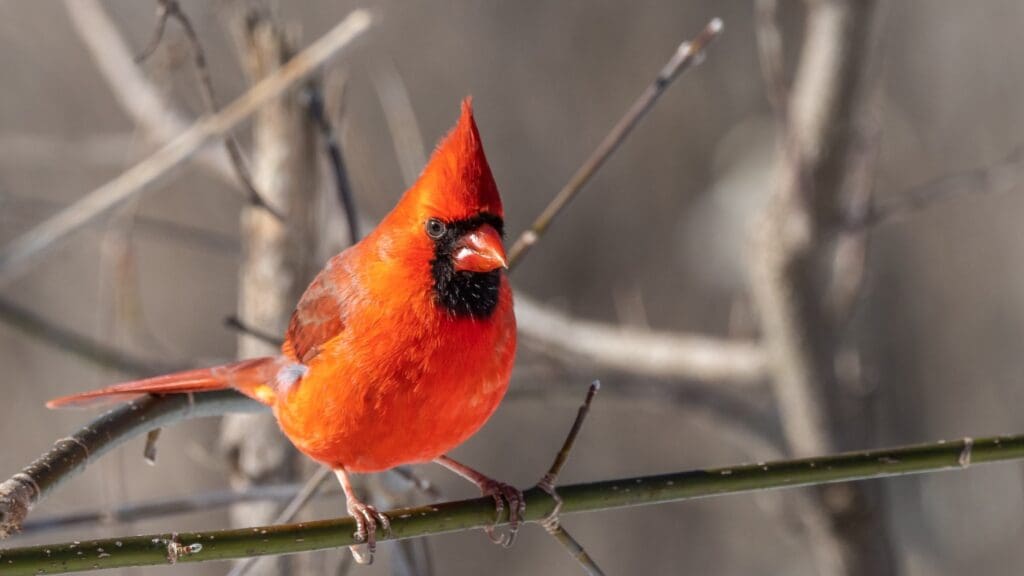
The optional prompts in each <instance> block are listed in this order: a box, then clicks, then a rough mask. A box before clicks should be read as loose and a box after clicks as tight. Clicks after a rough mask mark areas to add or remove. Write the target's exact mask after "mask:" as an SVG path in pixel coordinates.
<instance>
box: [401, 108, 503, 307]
mask: <svg viewBox="0 0 1024 576" xmlns="http://www.w3.org/2000/svg"><path fill="white" fill-rule="evenodd" d="M503 216H504V210H503V209H502V205H501V197H500V196H499V195H498V186H497V184H496V183H495V182H494V176H493V175H492V174H491V168H490V166H489V165H488V164H487V157H486V156H485V155H484V149H483V144H482V143H481V141H480V133H479V132H478V131H477V127H476V122H475V121H474V119H473V107H472V103H471V101H470V100H469V99H468V98H467V99H466V100H464V101H463V102H462V115H461V117H460V118H459V121H458V123H457V124H456V125H455V127H454V128H453V129H452V130H451V132H449V133H448V135H447V136H445V137H444V139H443V140H442V141H441V143H440V144H439V145H438V147H437V149H436V150H435V151H434V154H433V155H432V156H431V158H430V161H429V162H428V163H427V166H426V167H425V168H424V169H423V173H422V174H420V177H419V179H418V180H417V181H416V183H415V184H414V185H413V186H412V188H410V189H409V190H408V191H407V192H406V193H405V195H404V196H403V197H402V199H401V200H400V201H399V203H398V205H397V206H396V207H395V209H394V210H393V211H392V213H391V214H390V215H389V216H388V218H387V220H386V226H385V225H384V224H382V228H386V229H390V230H394V231H400V234H401V237H402V239H403V244H404V249H405V251H406V254H408V255H410V256H412V257H413V258H414V259H418V260H420V261H423V260H429V262H430V274H431V277H432V280H433V289H434V293H435V296H436V300H437V302H438V303H439V304H441V305H442V306H443V307H445V308H446V309H447V310H448V311H449V312H453V313H455V314H457V315H470V316H475V317H481V316H488V315H490V313H491V312H492V311H493V310H494V307H495V306H496V304H497V299H498V290H499V287H500V284H501V274H502V269H504V268H507V267H508V262H507V258H506V256H505V248H504V244H503V242H502V237H503V234H504V221H503Z"/></svg>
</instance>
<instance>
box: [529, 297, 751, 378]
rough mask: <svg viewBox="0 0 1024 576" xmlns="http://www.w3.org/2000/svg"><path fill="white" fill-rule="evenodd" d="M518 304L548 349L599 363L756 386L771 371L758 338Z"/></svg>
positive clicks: (534, 337) (636, 371) (538, 340)
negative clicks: (636, 324)
mask: <svg viewBox="0 0 1024 576" xmlns="http://www.w3.org/2000/svg"><path fill="white" fill-rule="evenodd" d="M515 307H516V323H517V326H518V329H519V333H520V334H521V335H522V336H523V337H525V338H528V339H530V340H531V341H533V342H536V343H538V344H541V345H542V346H543V347H545V351H553V352H557V353H568V354H571V355H575V356H579V357H582V358H585V359H586V360H588V361H590V362H592V363H593V364H596V365H598V366H604V367H607V368H613V369H616V370H621V371H624V372H629V373H631V374H644V375H647V376H659V377H665V376H671V377H677V378H689V379H693V380H706V381H716V382H729V383H730V384H736V385H739V386H744V387H750V386H755V385H757V384H758V383H759V382H760V381H761V380H762V379H763V378H764V377H765V373H766V358H765V354H764V351H763V350H762V348H761V346H760V345H759V344H757V343H755V342H743V341H736V340H728V339H719V338H713V337H709V336H699V335H694V334H678V333H671V332H656V331H652V330H644V329H640V328H629V327H625V326H617V325H613V324H607V323H602V322H592V321H589V320H582V319H579V318H574V317H572V316H569V315H566V314H563V313H560V312H558V311H557V310H554V309H552V308H549V307H547V306H544V305H542V304H539V303H537V302H535V301H534V300H533V299H531V298H529V297H527V296H525V295H521V294H520V295H517V296H516V299H515Z"/></svg>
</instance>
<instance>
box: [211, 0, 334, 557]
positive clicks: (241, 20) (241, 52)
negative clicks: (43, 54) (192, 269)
mask: <svg viewBox="0 0 1024 576" xmlns="http://www.w3.org/2000/svg"><path fill="white" fill-rule="evenodd" d="M229 26H230V29H231V33H232V36H233V37H234V40H235V48H236V52H237V54H238V57H239V59H240V60H241V62H242V65H243V68H244V69H245V72H246V75H247V77H248V79H249V82H250V83H251V84H253V85H258V84H259V83H261V82H263V81H265V80H266V79H267V78H271V77H273V76H274V75H275V74H277V73H278V72H279V71H280V70H282V69H283V67H286V66H287V65H288V60H289V58H290V57H291V55H292V53H293V52H294V48H293V47H294V46H295V44H296V42H297V39H296V38H295V37H294V36H293V35H290V34H289V33H288V32H287V30H286V28H287V26H286V25H285V23H284V22H283V21H282V20H281V19H280V18H278V16H277V14H276V12H275V11H274V10H272V9H270V8H268V7H266V6H264V5H261V4H260V3H258V2H240V3H238V7H237V8H236V9H235V10H234V11H233V13H232V14H231V16H230V21H229ZM306 90H307V87H306V85H305V84H296V85H293V86H291V87H289V89H288V90H285V91H283V92H282V93H281V94H280V95H279V96H278V97H277V98H274V99H273V100H271V101H269V102H267V103H266V105H265V106H263V107H262V108H261V109H260V110H259V111H258V112H257V113H256V115H255V117H254V122H253V161H254V165H253V166H254V167H253V175H254V178H255V182H256V186H255V187H256V188H258V189H259V190H261V191H262V193H263V194H264V195H265V198H266V199H267V200H268V201H269V202H270V203H272V204H273V205H275V206H281V207H282V208H283V209H284V213H285V214H286V218H287V219H286V220H279V219H275V218H271V217H268V215H267V214H266V213H265V212H264V211H262V210H257V209H255V207H247V208H245V209H243V210H242V214H241V230H242V244H243V248H242V262H241V265H240V269H239V279H238V304H237V306H238V311H237V313H238V320H239V321H240V324H241V325H243V326H247V327H249V328H251V329H252V330H254V331H256V332H260V333H264V334H283V333H284V332H285V329H286V327H287V326H288V321H289V318H290V317H291V314H292V311H293V310H294V309H295V302H297V301H298V300H299V298H300V297H301V296H302V292H303V290H304V289H305V288H306V286H308V285H309V282H310V281H311V280H312V279H313V276H314V274H315V272H316V262H315V257H314V255H315V254H316V245H317V242H318V239H317V231H318V229H317V227H316V226H314V225H313V223H314V222H315V220H316V213H317V207H318V196H317V190H318V188H319V179H320V172H319V170H318V167H319V165H318V162H317V149H316V127H315V126H314V122H313V119H312V118H311V117H310V114H309V111H308V109H307V107H306V104H305V101H304V100H305V98H304V97H303V95H304V93H305V91H306ZM279 353H280V347H279V346H277V345H275V344H274V343H273V342H272V341H271V342H268V341H267V340H265V339H263V338H259V337H255V338H254V337H251V336H250V335H248V334H246V333H239V334H238V357H239V358H255V357H259V356H273V355H276V354H279ZM220 449H221V452H222V453H223V454H224V455H225V457H226V460H227V462H228V464H229V469H230V470H231V478H230V480H231V484H232V485H233V486H235V487H236V488H237V487H246V486H251V485H259V484H271V483H279V482H285V481H288V480H291V479H293V478H296V477H299V476H300V470H301V468H300V466H301V461H300V460H299V458H300V455H299V453H298V452H297V451H296V450H295V449H294V448H293V446H292V444H291V442H289V440H288V438H286V437H285V436H284V435H283V434H281V432H280V427H279V426H278V423H277V421H276V419H275V418H274V417H273V416H272V415H269V414H229V415H227V416H226V417H225V418H224V419H223V420H222V421H221V434H220ZM307 492H308V491H304V493H303V497H304V498H308V496H307V495H306V494H307ZM302 502H305V500H304V499H302ZM279 513H280V510H278V509H277V508H276V507H274V506H267V505H261V504H257V503H240V504H237V505H235V506H232V508H231V522H232V525H233V526H256V525H260V524H266V523H268V522H280V521H281V520H279V518H280V516H279ZM289 520H290V518H289ZM250 568H251V566H250ZM236 569H240V568H239V567H238V566H236ZM248 569H249V568H245V570H248ZM296 572H297V571H296ZM290 573H292V571H291V570H289V566H288V564H287V563H282V562H272V563H264V565H261V566H260V567H259V570H258V571H257V574H265V575H268V576H269V575H276V576H283V575H287V574H290Z"/></svg>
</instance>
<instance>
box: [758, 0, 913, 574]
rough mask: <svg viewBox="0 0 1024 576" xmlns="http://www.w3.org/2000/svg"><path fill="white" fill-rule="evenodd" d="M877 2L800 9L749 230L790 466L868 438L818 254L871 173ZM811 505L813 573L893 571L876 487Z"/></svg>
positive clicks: (821, 497)
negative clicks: (766, 196)
mask: <svg viewBox="0 0 1024 576" xmlns="http://www.w3.org/2000/svg"><path fill="white" fill-rule="evenodd" d="M885 3H886V2H885V1H884V0H836V1H832V2H815V3H810V4H808V9H807V16H806V19H807V22H806V26H805V34H804V37H803V45H802V48H801V55H800V60H799V63H798V66H797V70H796V72H795V79H794V82H793V86H792V90H791V94H790V96H789V100H788V102H787V110H786V122H785V123H784V124H783V125H782V126H781V134H782V136H781V145H780V150H779V152H778V154H777V160H776V162H777V169H776V170H775V173H776V182H775V184H774V190H773V193H772V196H771V198H770V202H769V203H768V204H767V207H766V209H765V211H764V216H763V218H762V221H761V223H760V226H759V227H758V230H757V232H758V237H757V243H756V251H755V252H754V253H753V259H752V262H751V270H752V271H753V273H752V280H751V292H752V294H753V295H754V299H755V302H756V304H757V309H758V310H757V311H758V317H759V318H760V321H761V331H762V334H763V339H764V346H765V350H766V352H767V354H768V363H769V364H768V366H769V371H770V373H771V383H772V385H773V387H774V391H775V396H776V403H777V406H778V411H779V414H780V420H781V424H782V428H783V433H784V435H785V438H786V441H787V444H788V446H789V451H790V453H791V454H794V455H796V456H809V455H812V454H822V453H829V452H833V451H836V450H838V449H840V448H841V447H842V446H844V445H846V446H848V445H851V444H855V442H853V441H852V439H853V438H857V437H860V438H863V437H864V435H865V432H866V430H867V428H868V427H867V425H866V423H865V419H864V414H865V413H867V411H866V410H864V409H863V405H862V402H861V401H860V400H859V399H853V398H850V397H849V396H847V395H845V391H844V388H843V387H842V386H840V385H838V380H837V378H836V373H835V365H836V353H837V350H838V348H839V336H840V335H839V334H838V331H837V330H836V329H835V325H834V322H833V318H832V315H831V311H830V310H829V309H828V306H827V305H826V302H825V298H823V297H822V295H823V294H825V293H826V290H825V287H824V286H823V285H822V282H821V279H822V278H825V277H827V275H826V270H824V269H823V265H822V262H823V258H822V254H823V253H824V252H823V251H824V250H825V249H826V248H828V247H830V245H829V244H827V243H826V242H827V241H828V240H831V239H832V238H834V237H835V234H836V232H837V229H838V228H839V227H840V225H841V221H842V217H843V206H844V203H845V202H848V201H850V200H851V198H850V195H849V191H850V190H853V188H851V186H850V185H851V183H852V181H853V180H852V179H853V178H854V177H855V176H856V175H857V174H858V173H859V174H862V175H863V174H868V173H870V172H873V167H872V166H870V164H869V161H870V160H871V159H872V157H871V156H870V155H864V154H859V155H858V154H857V152H859V151H860V149H859V148H858V146H857V144H858V142H862V141H863V139H862V132H863V128H864V127H865V125H864V123H863V122H862V119H863V115H864V112H865V110H866V109H867V108H866V106H865V103H866V101H867V100H866V97H867V96H870V95H871V94H872V89H871V88H872V86H873V84H874V82H875V81H876V79H877V78H878V77H879V76H878V75H877V74H872V72H873V71H874V66H873V65H872V63H873V62H874V61H875V59H876V58H877V56H878V54H879V50H878V49H877V42H876V39H877V36H878V35H877V34H876V31H877V30H880V29H881V27H880V26H879V25H878V24H879V15H880V14H881V13H882V12H883V11H884V8H883V6H884V4H885ZM867 181H868V179H867V178H866V177H865V178H863V179H862V182H867ZM864 189H865V187H864V186H861V190H864ZM868 189H869V187H868ZM854 414H856V416H854ZM837 490H839V491H841V492H842V494H841V495H838V496H837V495H836V491H837ZM816 497H817V500H818V502H819V506H821V509H822V510H823V511H824V513H825V514H826V518H827V522H826V523H825V530H823V531H821V535H822V539H821V540H820V544H819V545H815V546H812V547H811V549H812V552H813V553H814V555H815V556H816V558H815V560H816V563H817V564H818V571H819V572H822V573H827V574H833V575H835V576H842V575H847V574H874V575H877V576H889V575H892V574H896V573H897V569H896V566H897V564H898V562H897V560H896V558H895V554H894V553H893V549H892V543H891V539H890V538H889V536H888V527H887V522H886V519H885V515H884V514H883V513H882V508H881V506H880V505H878V500H879V498H880V497H881V496H880V495H879V493H878V487H877V486H870V485H857V486H850V487H841V488H837V487H823V488H820V489H819V490H817V491H816ZM823 551H824V552H825V553H824V554H822V553H821V552H823Z"/></svg>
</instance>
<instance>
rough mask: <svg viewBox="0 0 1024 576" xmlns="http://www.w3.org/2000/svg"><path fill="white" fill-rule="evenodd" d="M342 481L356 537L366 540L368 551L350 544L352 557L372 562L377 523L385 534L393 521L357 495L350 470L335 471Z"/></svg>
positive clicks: (364, 562)
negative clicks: (353, 487) (354, 523)
mask: <svg viewBox="0 0 1024 576" xmlns="http://www.w3.org/2000/svg"><path fill="white" fill-rule="evenodd" d="M334 474H335V475H337V476H338V482H340V483H341V489H342V490H343V491H344V492H345V506H346V508H348V513H349V515H350V516H352V518H354V519H355V521H356V533H355V538H356V540H358V541H360V542H366V553H365V554H364V553H363V551H362V550H360V549H359V548H360V547H359V546H349V550H351V551H352V557H353V558H355V560H356V562H358V563H360V564H372V563H373V553H374V552H375V551H376V550H377V524H380V527H381V529H383V531H384V534H385V535H386V534H390V532H391V521H390V520H389V519H388V517H387V516H385V515H384V514H381V513H380V512H378V511H377V509H376V508H374V507H373V506H371V505H369V504H366V503H365V502H363V501H362V500H360V499H359V497H358V496H356V492H355V490H353V489H352V483H351V482H350V481H349V478H348V472H346V471H345V470H344V469H343V468H339V469H337V470H335V471H334Z"/></svg>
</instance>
